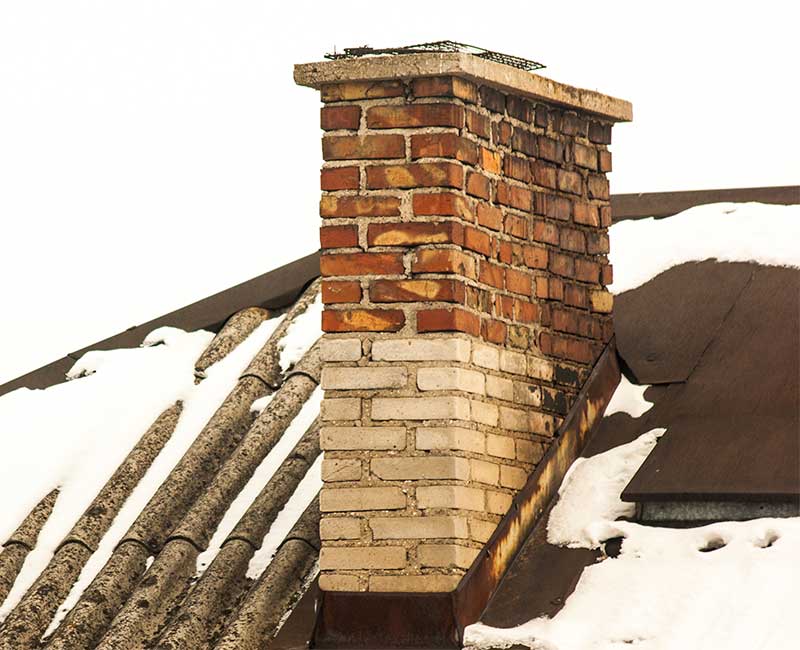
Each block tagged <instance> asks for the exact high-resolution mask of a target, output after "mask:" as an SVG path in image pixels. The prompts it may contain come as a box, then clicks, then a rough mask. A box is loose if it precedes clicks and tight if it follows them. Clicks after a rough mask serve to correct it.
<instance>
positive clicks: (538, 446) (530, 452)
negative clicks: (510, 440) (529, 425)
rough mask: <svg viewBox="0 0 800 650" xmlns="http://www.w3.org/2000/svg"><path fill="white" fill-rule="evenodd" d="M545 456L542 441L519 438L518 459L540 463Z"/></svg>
mask: <svg viewBox="0 0 800 650" xmlns="http://www.w3.org/2000/svg"><path fill="white" fill-rule="evenodd" d="M542 456H544V449H543V447H542V443H540V442H534V441H532V440H523V439H521V438H518V439H517V460H521V461H523V462H525V463H538V462H539V461H540V460H542Z"/></svg>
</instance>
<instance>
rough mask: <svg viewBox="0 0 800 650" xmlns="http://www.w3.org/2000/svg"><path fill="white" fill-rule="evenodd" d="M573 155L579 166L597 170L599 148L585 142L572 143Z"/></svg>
mask: <svg viewBox="0 0 800 650" xmlns="http://www.w3.org/2000/svg"><path fill="white" fill-rule="evenodd" d="M572 155H573V158H574V160H575V164H576V165H578V166H579V167H585V168H586V169H591V170H592V171H597V149H595V148H594V147H587V146H586V145H585V144H581V143H580V142H576V143H575V144H573V145H572Z"/></svg>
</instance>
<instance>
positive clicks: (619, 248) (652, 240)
mask: <svg viewBox="0 0 800 650" xmlns="http://www.w3.org/2000/svg"><path fill="white" fill-rule="evenodd" d="M609 237H610V240H611V254H610V255H609V259H610V261H611V263H612V265H613V267H614V283H613V284H612V285H609V287H608V288H609V290H610V291H611V292H612V293H615V294H619V293H623V292H624V291H628V290H629V289H635V288H636V287H638V286H641V285H642V284H644V283H645V282H647V281H648V280H650V279H652V278H654V277H655V276H656V275H658V274H659V273H661V272H663V271H666V270H667V269H669V268H671V267H673V266H677V265H678V264H683V263H684V262H692V261H698V262H699V261H702V260H707V259H717V260H719V261H720V262H758V263H760V264H765V265H773V266H790V267H796V268H797V267H800V246H798V245H797V242H798V241H800V205H765V204H762V203H714V204H710V205H701V206H697V207H694V208H690V209H689V210H685V211H684V212H681V213H679V214H676V215H674V216H672V217H667V218H665V219H654V218H649V219H637V220H625V221H620V222H619V223H615V224H614V225H612V226H611V228H610V229H609Z"/></svg>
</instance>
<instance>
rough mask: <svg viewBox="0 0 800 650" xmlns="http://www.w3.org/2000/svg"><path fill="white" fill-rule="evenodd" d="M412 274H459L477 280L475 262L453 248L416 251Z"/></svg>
mask: <svg viewBox="0 0 800 650" xmlns="http://www.w3.org/2000/svg"><path fill="white" fill-rule="evenodd" d="M411 272H412V273H457V274H459V275H463V276H464V277H467V278H470V279H473V280H474V279H476V278H477V273H476V268H475V260H474V259H473V258H472V257H470V256H469V255H466V254H465V253H462V252H461V251H459V250H454V249H452V248H424V249H420V250H418V251H416V254H415V258H414V261H413V262H412V263H411Z"/></svg>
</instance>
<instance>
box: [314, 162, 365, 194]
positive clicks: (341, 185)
mask: <svg viewBox="0 0 800 650" xmlns="http://www.w3.org/2000/svg"><path fill="white" fill-rule="evenodd" d="M358 179H359V172H358V167H326V168H325V169H322V170H321V171H320V174H319V184H320V187H321V188H322V189H323V190H325V191H326V192H334V191H336V190H357V189H358Z"/></svg>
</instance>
